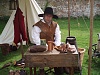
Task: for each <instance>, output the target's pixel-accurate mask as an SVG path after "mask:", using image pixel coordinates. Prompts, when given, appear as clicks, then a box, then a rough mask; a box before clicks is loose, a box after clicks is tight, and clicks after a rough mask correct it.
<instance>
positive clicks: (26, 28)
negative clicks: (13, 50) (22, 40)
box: [25, 1, 30, 45]
mask: <svg viewBox="0 0 100 75" xmlns="http://www.w3.org/2000/svg"><path fill="white" fill-rule="evenodd" d="M26 6H27V5H26V1H25V16H26V18H25V19H26V33H27V38H28V41H27V45H29V42H30V41H29V34H28V23H27V7H26Z"/></svg>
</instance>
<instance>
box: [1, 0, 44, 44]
mask: <svg viewBox="0 0 100 75" xmlns="http://www.w3.org/2000/svg"><path fill="white" fill-rule="evenodd" d="M19 8H20V9H21V11H22V12H23V16H24V20H25V24H26V28H28V35H29V40H30V41H31V43H33V41H32V36H31V30H32V26H33V25H34V24H35V23H36V22H37V21H39V20H40V18H39V17H38V14H41V13H43V11H42V9H41V8H40V7H39V5H38V4H37V2H36V1H35V0H19ZM15 13H16V10H14V11H13V12H12V14H11V16H10V18H9V20H8V22H7V24H6V26H5V28H4V30H3V32H2V34H1V35H0V44H3V43H8V44H12V43H13V40H14V25H13V20H14V17H15Z"/></svg>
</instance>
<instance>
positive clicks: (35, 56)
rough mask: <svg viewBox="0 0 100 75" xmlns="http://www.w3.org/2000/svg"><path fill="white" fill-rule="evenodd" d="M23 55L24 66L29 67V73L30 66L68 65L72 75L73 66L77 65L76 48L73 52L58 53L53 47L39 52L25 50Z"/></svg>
mask: <svg viewBox="0 0 100 75" xmlns="http://www.w3.org/2000/svg"><path fill="white" fill-rule="evenodd" d="M24 56H25V64H26V67H30V72H31V73H30V75H32V67H43V68H44V67H70V68H71V70H70V75H74V71H73V67H77V66H78V65H79V63H78V60H79V59H78V52H77V50H76V52H74V53H60V52H58V51H57V50H55V49H54V50H52V51H46V52H41V53H30V52H29V51H27V52H26V53H25V54H24Z"/></svg>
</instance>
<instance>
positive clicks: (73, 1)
mask: <svg viewBox="0 0 100 75" xmlns="http://www.w3.org/2000/svg"><path fill="white" fill-rule="evenodd" d="M36 1H37V3H38V4H39V5H40V7H41V8H42V9H44V8H45V6H50V7H52V8H53V9H54V13H55V14H56V15H58V16H59V17H68V0H41V1H40V0H36ZM94 1H95V2H94V15H96V14H97V15H100V0H94ZM46 4H47V5H46ZM70 14H71V16H73V17H77V16H83V15H84V16H87V17H89V16H90V4H89V0H70Z"/></svg>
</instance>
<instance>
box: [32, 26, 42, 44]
mask: <svg viewBox="0 0 100 75" xmlns="http://www.w3.org/2000/svg"><path fill="white" fill-rule="evenodd" d="M40 32H41V30H40V28H39V27H37V26H34V27H33V28H32V39H33V42H34V44H36V45H40Z"/></svg>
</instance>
